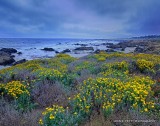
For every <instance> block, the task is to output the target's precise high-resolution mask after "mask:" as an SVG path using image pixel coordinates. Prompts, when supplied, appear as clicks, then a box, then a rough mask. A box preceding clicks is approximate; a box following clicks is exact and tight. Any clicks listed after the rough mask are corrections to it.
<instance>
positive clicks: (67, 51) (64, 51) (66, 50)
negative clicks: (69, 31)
mask: <svg viewBox="0 0 160 126" xmlns="http://www.w3.org/2000/svg"><path fill="white" fill-rule="evenodd" d="M69 52H71V50H69V49H65V50H63V51H62V52H61V53H69Z"/></svg>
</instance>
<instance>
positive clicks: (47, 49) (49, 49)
mask: <svg viewBox="0 0 160 126" xmlns="http://www.w3.org/2000/svg"><path fill="white" fill-rule="evenodd" d="M41 50H44V51H55V50H54V49H53V48H43V49H41Z"/></svg>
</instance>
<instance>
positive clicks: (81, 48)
mask: <svg viewBox="0 0 160 126" xmlns="http://www.w3.org/2000/svg"><path fill="white" fill-rule="evenodd" d="M75 50H78V51H83V50H92V51H94V49H93V47H78V48H76V49H75Z"/></svg>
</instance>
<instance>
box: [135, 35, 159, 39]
mask: <svg viewBox="0 0 160 126" xmlns="http://www.w3.org/2000/svg"><path fill="white" fill-rule="evenodd" d="M132 39H160V35H147V36H139V37H132Z"/></svg>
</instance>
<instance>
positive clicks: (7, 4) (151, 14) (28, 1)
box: [0, 0, 160, 38]
mask: <svg viewBox="0 0 160 126" xmlns="http://www.w3.org/2000/svg"><path fill="white" fill-rule="evenodd" d="M159 8H160V1H159V0H134V1H129V0H123V1H122V0H41V1H40V0H23V1H22V0H1V1H0V17H1V20H0V37H38V38H39V37H45V38H48V37H49V38H119V37H121V38H122V37H131V36H136V35H147V34H160V15H159V13H158V12H159Z"/></svg>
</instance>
